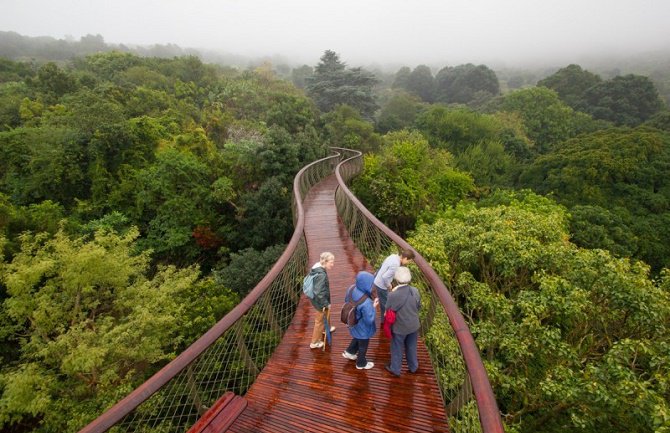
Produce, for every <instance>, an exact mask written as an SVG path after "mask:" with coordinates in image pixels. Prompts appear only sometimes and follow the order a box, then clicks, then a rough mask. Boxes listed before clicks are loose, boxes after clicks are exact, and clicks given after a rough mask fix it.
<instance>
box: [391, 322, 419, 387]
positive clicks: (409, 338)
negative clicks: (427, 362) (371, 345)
mask: <svg viewBox="0 0 670 433" xmlns="http://www.w3.org/2000/svg"><path fill="white" fill-rule="evenodd" d="M418 339H419V331H416V332H412V333H411V334H407V335H399V334H396V333H394V334H393V338H392V339H391V366H390V368H391V371H392V372H393V374H395V375H397V376H400V369H401V368H402V358H403V355H404V356H406V357H407V368H408V369H409V371H411V372H412V373H414V372H415V371H416V370H418V368H419V360H418V359H417V357H416V345H417V341H418Z"/></svg>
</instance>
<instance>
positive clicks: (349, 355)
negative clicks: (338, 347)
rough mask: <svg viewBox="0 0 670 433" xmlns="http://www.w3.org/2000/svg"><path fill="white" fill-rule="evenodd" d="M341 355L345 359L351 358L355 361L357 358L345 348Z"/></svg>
mask: <svg viewBox="0 0 670 433" xmlns="http://www.w3.org/2000/svg"><path fill="white" fill-rule="evenodd" d="M342 356H344V357H345V358H347V359H351V360H352V361H355V360H356V359H357V358H358V355H356V354H353V355H352V354H351V353H349V352H347V351H346V350H345V351H344V352H342Z"/></svg>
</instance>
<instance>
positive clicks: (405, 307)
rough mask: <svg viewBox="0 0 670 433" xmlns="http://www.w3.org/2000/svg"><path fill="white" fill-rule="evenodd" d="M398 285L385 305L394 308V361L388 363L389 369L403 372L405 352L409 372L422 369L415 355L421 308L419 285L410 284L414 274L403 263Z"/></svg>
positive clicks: (392, 358)
mask: <svg viewBox="0 0 670 433" xmlns="http://www.w3.org/2000/svg"><path fill="white" fill-rule="evenodd" d="M394 277H395V280H396V281H397V282H398V285H397V286H396V287H395V288H393V291H392V292H391V293H389V296H388V300H387V303H386V308H387V309H389V310H393V311H395V317H396V319H395V323H393V325H392V327H391V331H392V337H391V362H390V363H389V364H386V366H385V367H386V370H388V371H389V372H390V373H391V374H393V375H395V376H400V369H401V368H402V359H403V355H404V357H406V359H407V368H408V369H409V372H410V373H416V371H417V370H418V369H419V361H418V359H417V356H416V345H417V341H418V339H419V328H420V327H421V324H420V323H419V310H420V309H421V296H420V294H419V290H418V289H417V288H416V287H413V286H410V285H409V283H410V281H412V274H411V273H410V272H409V268H407V267H405V266H400V267H399V268H398V270H396V272H395V276H394Z"/></svg>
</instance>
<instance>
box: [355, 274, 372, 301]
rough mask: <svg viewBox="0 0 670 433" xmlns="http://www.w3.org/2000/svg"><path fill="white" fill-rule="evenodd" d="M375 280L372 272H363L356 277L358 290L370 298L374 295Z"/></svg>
mask: <svg viewBox="0 0 670 433" xmlns="http://www.w3.org/2000/svg"><path fill="white" fill-rule="evenodd" d="M374 280H375V276H374V275H372V274H371V273H370V272H365V271H361V272H359V273H358V275H356V288H357V289H358V290H360V291H361V292H363V293H365V294H367V295H368V296H370V295H372V283H373V281H374Z"/></svg>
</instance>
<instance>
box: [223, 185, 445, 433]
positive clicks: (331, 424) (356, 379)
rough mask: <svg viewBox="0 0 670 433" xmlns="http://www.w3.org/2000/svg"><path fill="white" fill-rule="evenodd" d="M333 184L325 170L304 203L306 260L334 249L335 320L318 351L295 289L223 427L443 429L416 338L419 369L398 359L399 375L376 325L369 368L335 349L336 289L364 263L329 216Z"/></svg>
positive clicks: (342, 335) (340, 345)
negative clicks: (293, 307)
mask: <svg viewBox="0 0 670 433" xmlns="http://www.w3.org/2000/svg"><path fill="white" fill-rule="evenodd" d="M336 186H337V181H336V179H335V177H334V176H330V177H328V178H326V179H325V180H324V181H322V182H321V183H320V184H318V185H316V186H315V187H314V188H312V190H311V191H310V193H309V195H308V197H307V198H306V200H305V203H304V205H305V218H306V219H305V233H306V238H307V245H308V250H309V263H310V265H311V264H313V263H315V262H317V261H318V259H319V254H320V253H321V252H322V251H331V252H332V253H333V254H334V255H335V266H334V268H333V269H332V270H331V271H330V272H329V273H328V274H329V281H330V290H331V302H332V324H333V325H335V326H337V330H336V332H334V333H333V344H332V347H327V348H326V350H325V352H324V351H322V350H321V349H310V348H309V342H310V338H311V333H312V327H313V321H314V309H313V307H312V306H311V304H310V303H309V301H308V299H307V298H306V297H305V296H302V299H301V301H300V304H299V306H298V310H297V312H296V315H295V317H294V319H293V322H292V323H291V325H290V326H289V328H288V330H287V331H286V334H285V335H284V337H283V339H282V341H281V343H280V344H279V346H278V347H277V350H276V351H275V352H274V354H273V355H272V357H271V359H270V361H269V362H268V364H267V365H266V367H265V368H264V369H263V371H262V372H261V374H260V375H259V376H258V378H257V379H256V381H255V382H254V384H253V385H252V387H251V388H250V389H249V391H248V392H247V394H246V395H245V398H246V399H247V401H248V406H247V408H246V409H245V410H244V411H243V412H242V414H241V415H240V416H239V417H238V418H237V420H236V421H235V422H234V424H233V425H232V426H231V427H230V428H229V430H228V431H232V432H240V433H246V432H292V433H296V432H333V433H334V432H394V433H395V432H447V431H448V428H447V425H446V416H445V412H444V404H443V402H442V397H441V396H440V392H439V390H438V386H437V382H436V380H435V376H434V374H433V370H432V367H431V365H430V362H429V358H428V353H427V351H426V348H425V346H423V344H422V341H421V340H420V341H419V371H418V372H417V373H416V374H409V373H408V371H407V366H406V365H405V364H404V365H403V370H402V375H401V377H399V378H398V377H394V376H392V375H391V374H389V373H388V372H387V371H386V370H385V369H384V364H385V363H386V362H388V361H389V359H390V353H389V343H388V340H387V339H386V338H385V337H384V336H383V335H381V334H380V332H379V331H378V332H377V334H376V335H375V336H374V337H373V338H372V339H371V341H370V346H369V348H368V354H367V358H368V360H370V361H373V362H374V363H375V366H374V368H372V369H371V370H357V369H356V366H355V362H354V361H349V360H347V359H345V358H343V357H342V351H343V350H344V349H345V348H346V347H347V345H348V344H349V342H350V340H351V337H350V335H349V332H348V331H347V328H346V326H345V325H343V324H341V323H339V312H340V309H341V306H342V301H343V298H344V292H345V290H346V288H347V287H348V286H349V285H351V284H352V283H353V281H354V279H355V275H356V273H357V272H358V271H360V270H368V271H372V269H371V267H370V266H369V264H368V263H367V262H366V260H365V259H364V258H363V257H362V255H361V253H360V252H359V251H358V250H357V249H356V247H355V246H354V244H353V242H352V241H351V240H350V239H349V236H348V234H347V231H346V229H345V228H344V226H343V225H342V224H341V222H340V220H339V218H338V216H337V210H336V208H335V198H334V195H335V188H336ZM377 316H379V314H378V315H377ZM377 323H379V317H377Z"/></svg>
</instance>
